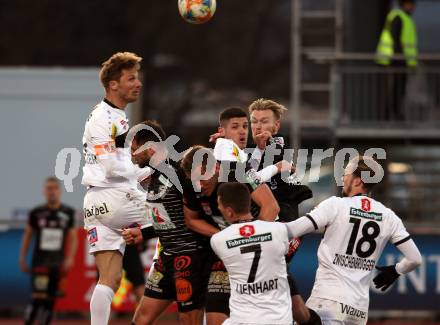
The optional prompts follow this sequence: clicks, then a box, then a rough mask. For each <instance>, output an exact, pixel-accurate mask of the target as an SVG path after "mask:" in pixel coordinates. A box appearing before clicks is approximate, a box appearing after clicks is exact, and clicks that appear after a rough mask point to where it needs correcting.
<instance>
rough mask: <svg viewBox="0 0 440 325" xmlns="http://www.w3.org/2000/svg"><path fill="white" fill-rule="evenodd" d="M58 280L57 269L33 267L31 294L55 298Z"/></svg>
mask: <svg viewBox="0 0 440 325" xmlns="http://www.w3.org/2000/svg"><path fill="white" fill-rule="evenodd" d="M60 279H61V274H60V268H59V267H40V266H38V267H33V268H32V274H31V281H32V293H33V294H38V295H39V296H46V297H47V298H56V296H57V292H58V285H59V282H60Z"/></svg>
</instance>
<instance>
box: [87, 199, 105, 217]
mask: <svg viewBox="0 0 440 325" xmlns="http://www.w3.org/2000/svg"><path fill="white" fill-rule="evenodd" d="M109 212H110V210H109V209H108V207H107V204H106V203H105V202H104V203H102V205H98V206H95V205H92V206H91V207H90V209H87V208H84V217H85V218H89V217H98V216H101V215H104V214H106V213H109Z"/></svg>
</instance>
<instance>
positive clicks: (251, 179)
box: [184, 164, 261, 230]
mask: <svg viewBox="0 0 440 325" xmlns="http://www.w3.org/2000/svg"><path fill="white" fill-rule="evenodd" d="M237 165H239V164H231V169H230V172H229V174H228V175H227V179H228V180H229V181H230V182H234V181H237V178H239V179H238V180H240V179H244V180H245V181H246V183H244V184H246V185H247V187H248V188H249V191H250V192H251V193H252V192H253V191H254V190H255V189H256V188H257V187H258V186H259V185H260V184H261V181H260V180H259V177H258V175H257V174H256V172H255V170H254V169H253V168H252V167H251V166H250V165H249V164H246V165H240V167H237ZM237 169H238V170H242V171H244V174H242V175H236V174H235V170H237ZM237 176H238V177H237ZM220 184H221V182H219V183H218V184H217V186H216V188H215V189H214V191H213V192H212V194H211V195H209V196H207V195H204V194H202V193H201V192H195V191H194V189H193V188H192V186H191V185H189V187H188V189H187V190H186V191H184V197H185V198H184V204H185V206H186V207H187V208H188V209H190V210H193V211H198V212H199V213H201V216H202V218H203V219H204V220H205V221H206V222H208V223H209V224H211V225H213V226H214V227H217V228H218V229H220V230H222V229H224V228H226V227H227V226H228V223H227V222H226V220H225V219H224V218H223V216H222V214H221V212H220V210H219V209H218V204H217V190H218V188H219V186H220ZM259 213H260V208H259V207H258V205H256V204H255V202H253V201H252V202H251V214H252V216H253V217H254V218H257V217H258V215H259Z"/></svg>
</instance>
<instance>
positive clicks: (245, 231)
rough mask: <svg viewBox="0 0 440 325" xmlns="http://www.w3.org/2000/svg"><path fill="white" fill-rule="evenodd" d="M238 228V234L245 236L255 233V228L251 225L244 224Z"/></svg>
mask: <svg viewBox="0 0 440 325" xmlns="http://www.w3.org/2000/svg"><path fill="white" fill-rule="evenodd" d="M239 230H240V235H241V236H243V237H246V238H247V237H250V236H252V235H253V234H255V228H254V226H253V225H244V226H243V227H240V229H239Z"/></svg>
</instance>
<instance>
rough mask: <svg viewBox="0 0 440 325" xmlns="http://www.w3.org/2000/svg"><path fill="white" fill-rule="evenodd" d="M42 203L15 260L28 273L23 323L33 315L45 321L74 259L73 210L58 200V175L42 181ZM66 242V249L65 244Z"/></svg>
mask: <svg viewBox="0 0 440 325" xmlns="http://www.w3.org/2000/svg"><path fill="white" fill-rule="evenodd" d="M44 196H45V197H46V204H44V205H41V206H38V207H36V208H34V209H33V210H32V211H31V212H30V214H29V219H28V224H27V225H26V228H25V230H24V233H23V239H22V244H21V249H20V257H19V263H20V268H21V269H22V271H23V272H30V273H31V280H32V300H31V303H30V305H29V306H28V308H27V310H26V314H25V324H32V323H33V322H34V320H35V319H38V320H39V324H49V323H50V321H51V319H52V314H53V307H54V303H55V298H56V296H57V291H58V284H59V281H60V279H61V277H62V276H64V275H65V273H66V272H67V271H68V270H69V269H70V268H71V267H72V265H73V263H74V258H75V253H76V248H77V237H76V230H75V228H74V215H75V211H74V210H73V209H72V208H70V207H68V206H67V205H64V204H62V203H61V200H60V199H61V189H60V184H59V182H58V179H57V178H55V177H49V178H48V179H47V180H46V181H45V184H44ZM32 237H35V242H34V248H33V253H32V263H31V267H30V268H29V266H28V264H27V263H26V254H27V252H28V249H29V244H30V242H31V239H32ZM66 242H68V243H69V244H68V251H67V254H65V246H66Z"/></svg>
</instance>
